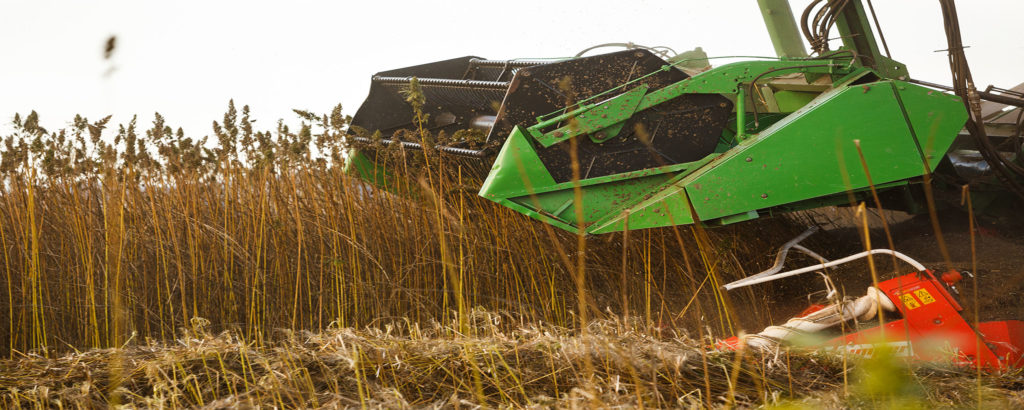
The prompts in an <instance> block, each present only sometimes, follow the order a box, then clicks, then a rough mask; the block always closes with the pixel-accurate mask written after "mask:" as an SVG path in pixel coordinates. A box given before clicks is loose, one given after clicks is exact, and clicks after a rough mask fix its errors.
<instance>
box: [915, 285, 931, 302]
mask: <svg viewBox="0 0 1024 410" xmlns="http://www.w3.org/2000/svg"><path fill="white" fill-rule="evenodd" d="M914 294H915V295H917V298H918V299H921V303H923V304H925V305H927V304H929V303H935V298H933V297H932V294H931V293H928V290H927V289H918V290H915V291H914Z"/></svg>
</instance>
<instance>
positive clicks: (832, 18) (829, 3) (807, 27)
mask: <svg viewBox="0 0 1024 410" xmlns="http://www.w3.org/2000/svg"><path fill="white" fill-rule="evenodd" d="M823 2H824V4H822V3H823ZM849 2H850V0H813V1H811V4H809V5H807V8H805V9H804V12H803V14H802V15H801V16H800V23H801V24H800V30H801V31H803V33H804V37H805V38H807V42H808V43H810V44H811V50H813V52H814V53H817V54H819V55H820V54H822V53H824V52H826V51H828V32H829V31H830V30H832V26H833V25H835V24H836V19H837V18H838V16H839V12H841V11H842V10H843V8H844V7H846V4H847V3H849ZM819 6H820V7H819ZM815 8H817V11H814V9H815ZM811 14H814V17H813V18H811Z"/></svg>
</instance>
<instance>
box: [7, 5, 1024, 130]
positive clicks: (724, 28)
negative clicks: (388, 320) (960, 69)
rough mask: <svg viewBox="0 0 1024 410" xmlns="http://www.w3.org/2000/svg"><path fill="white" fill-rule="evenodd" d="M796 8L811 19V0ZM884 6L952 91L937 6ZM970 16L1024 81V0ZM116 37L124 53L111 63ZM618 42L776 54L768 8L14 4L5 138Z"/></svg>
mask: <svg viewBox="0 0 1024 410" xmlns="http://www.w3.org/2000/svg"><path fill="white" fill-rule="evenodd" d="M792 3H793V10H794V13H796V14H797V15H798V16H799V13H800V11H802V10H803V8H804V7H805V6H806V4H807V3H808V0H794V1H793V2H792ZM873 3H874V5H875V7H876V11H877V12H878V14H879V16H878V17H879V20H880V21H881V24H882V28H883V30H884V34H885V36H886V39H887V40H888V43H889V48H890V49H891V51H892V56H893V58H895V59H896V60H898V61H902V62H903V63H905V64H906V65H907V67H908V68H909V70H910V74H911V76H912V77H914V78H918V79H922V80H927V81H932V82H937V83H942V84H949V82H950V80H949V69H948V63H947V59H946V55H945V53H944V52H935V50H941V49H945V48H946V40H945V37H944V34H943V29H942V18H941V15H940V13H939V4H938V2H937V1H935V0H874V2H873ZM957 6H958V11H959V14H960V22H961V29H962V32H963V38H964V44H965V45H967V46H969V47H970V48H968V49H967V57H968V59H969V60H970V64H971V69H972V71H973V73H974V78H975V80H976V81H977V82H978V83H979V87H981V88H983V87H985V86H987V85H988V84H995V85H997V86H1001V87H1005V88H1010V87H1012V86H1014V85H1016V84H1019V83H1021V82H1024V69H1022V68H1021V67H1024V44H1022V43H1021V41H1020V40H1019V38H1020V31H1019V27H1020V26H1021V23H1022V20H1024V2H1022V1H1017V0H971V1H963V0H961V1H959V2H958V4H957ZM110 35H116V36H117V49H116V51H115V53H114V56H113V58H112V59H111V60H109V61H105V60H103V58H102V54H103V52H102V51H103V45H104V42H105V40H106V39H107V38H108V37H109V36H110ZM1014 38H1017V39H1018V40H1013V39H1014ZM608 42H634V43H637V44H644V45H648V46H669V47H672V48H674V49H676V50H677V51H683V50H687V49H691V48H693V47H696V46H700V47H703V49H704V50H705V51H706V52H707V53H708V54H709V55H711V56H729V55H764V56H771V55H774V52H773V48H772V46H771V42H770V40H769V38H768V34H767V32H766V30H765V28H764V24H763V20H762V19H761V15H760V12H759V10H758V8H757V4H756V2H755V1H754V0H717V1H693V0H690V1H683V0H674V1H653V0H650V1H645V0H639V1H625V0H619V1H612V0H588V1H538V0H520V1H503V2H497V1H466V0H455V1H436V2H427V1H417V2H412V1H386V0H378V1H350V2H341V1H333V2H328V1H278V2H263V1H252V0H251V1H165V2H159V3H157V2H151V1H138V0H136V1H50V0H30V1H13V0H0V56H2V60H0V61H2V64H0V133H3V134H6V133H8V132H9V131H10V129H11V128H10V125H9V123H10V120H11V118H13V116H14V113H15V112H20V113H22V115H24V114H27V113H28V112H29V111H30V110H33V109H34V110H36V111H38V112H39V114H40V116H41V120H42V125H43V126H45V127H48V128H51V129H55V128H59V127H62V126H65V125H66V124H67V123H68V122H70V121H71V119H72V118H73V117H74V115H75V113H81V114H83V115H85V116H87V117H88V118H89V119H90V120H97V119H99V118H101V117H103V116H105V115H107V114H113V115H114V118H113V121H112V122H114V123H126V122H127V121H128V120H129V119H130V118H131V116H132V114H139V124H140V128H147V127H148V126H149V125H150V123H151V121H152V115H153V112H154V111H159V112H160V113H161V114H163V115H164V117H165V118H166V119H167V121H168V123H169V124H170V125H172V126H175V127H177V126H182V127H183V128H184V129H185V131H186V134H188V135H191V136H201V135H205V134H210V133H211V128H210V123H211V122H212V121H213V120H219V119H220V118H221V116H222V115H223V113H224V111H225V108H226V107H227V102H228V99H231V98H234V100H235V102H236V104H238V105H239V107H240V106H241V105H243V104H248V105H249V106H250V107H251V108H252V111H253V116H254V118H256V119H257V120H258V122H257V126H258V128H260V129H271V128H273V126H274V124H275V123H276V121H277V119H278V118H284V119H285V121H286V123H290V124H296V123H297V120H296V117H295V115H294V114H292V113H291V109H292V108H301V109H308V110H311V111H314V112H327V111H329V110H330V109H331V108H332V107H333V106H334V105H335V104H337V103H339V102H340V103H342V104H343V105H344V107H345V113H346V114H350V115H351V114H354V113H355V110H356V108H358V106H359V104H360V103H362V101H363V99H364V98H365V97H366V93H367V90H368V87H369V83H370V76H371V75H372V74H373V73H374V72H377V71H383V70H387V69H393V68H399V67H404V66H408V65H415V64H421V63H426V62H431V61H436V60H443V59H448V58H454V57H459V56H464V55H477V56H481V57H486V58H493V59H507V58H526V57H559V56H571V55H574V54H576V53H577V52H578V51H580V50H582V49H584V48H587V47H589V46H592V45H595V44H600V43H608ZM837 43H838V42H837ZM837 43H836V44H837ZM607 51H615V50H612V49H608V50H607Z"/></svg>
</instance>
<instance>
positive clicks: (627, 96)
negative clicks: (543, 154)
mask: <svg viewBox="0 0 1024 410" xmlns="http://www.w3.org/2000/svg"><path fill="white" fill-rule="evenodd" d="M647 90H648V86H647V84H641V85H640V86H637V87H635V88H633V89H632V90H629V91H627V92H625V93H622V94H619V95H617V96H615V97H613V98H610V99H608V100H605V101H604V102H601V103H598V104H594V105H589V106H585V107H583V108H581V110H576V111H574V113H573V114H574V115H573V116H571V117H569V118H568V120H569V122H570V123H569V124H566V125H563V126H561V127H559V128H557V129H555V130H552V131H550V132H546V133H545V132H543V131H541V129H543V128H547V127H548V126H551V125H553V124H552V123H553V121H544V122H541V123H539V124H537V125H534V126H532V127H530V128H529V129H528V131H529V133H530V135H531V136H533V138H534V139H535V140H537V142H539V143H540V144H541V145H543V146H544V147H550V146H552V145H555V144H557V143H559V142H562V141H565V140H568V139H569V138H574V137H576V136H579V135H584V134H590V139H591V140H593V141H594V142H597V143H601V142H605V141H607V140H609V139H612V138H614V137H615V136H616V135H618V134H619V132H620V131H621V130H622V126H623V125H624V124H625V121H626V120H628V119H629V118H630V117H632V116H633V113H634V112H636V107H637V106H639V105H640V101H643V97H644V95H646V94H647ZM557 118H558V119H559V121H558V122H564V120H565V119H566V118H563V117H561V116H559V117H557ZM573 120H575V121H573Z"/></svg>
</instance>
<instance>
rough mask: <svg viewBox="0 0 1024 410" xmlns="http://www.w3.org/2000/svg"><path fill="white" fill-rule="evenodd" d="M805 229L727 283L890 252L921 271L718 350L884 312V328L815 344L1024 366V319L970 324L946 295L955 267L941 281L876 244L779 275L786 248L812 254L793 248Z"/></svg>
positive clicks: (791, 338)
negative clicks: (763, 263) (768, 265)
mask: <svg viewBox="0 0 1024 410" xmlns="http://www.w3.org/2000/svg"><path fill="white" fill-rule="evenodd" d="M811 232H813V231H811ZM808 234H809V233H808ZM808 234H805V235H801V237H799V238H797V239H796V240H794V241H791V242H790V243H788V244H786V247H784V248H783V251H780V254H779V258H778V261H777V263H776V268H773V269H771V270H769V271H766V272H762V273H761V274H758V275H754V276H752V277H749V278H746V279H744V280H741V281H737V282H733V283H730V284H729V285H726V288H727V289H735V288H737V287H742V286H748V285H751V284H755V283H763V282H767V281H770V280H774V279H778V278H781V277H787V276H794V275H797V274H800V273H804V272H808V271H812V270H823V269H825V268H828V267H832V266H835V265H838V264H841V263H846V262H849V261H850V260H853V259H858V258H860V257H864V256H867V255H868V254H873V253H889V254H893V255H894V256H897V257H898V258H900V259H903V260H904V261H906V262H908V263H910V264H911V265H914V266H915V268H918V271H917V272H915V273H910V274H906V275H903V276H899V277H896V278H893V279H889V280H886V281H884V282H879V283H878V287H877V289H876V288H874V287H871V288H868V292H867V295H865V296H862V297H860V298H857V299H852V300H844V301H839V302H837V303H834V304H832V305H829V306H820V305H819V306H812V307H811V308H809V309H808V310H807V311H805V312H804V313H803V314H801V315H800V316H798V317H795V318H793V319H790V320H789V321H787V322H786V324H784V325H781V326H769V327H768V328H766V329H765V330H764V331H762V332H760V333H756V334H751V335H744V336H742V337H731V338H729V339H726V340H723V341H722V342H720V343H719V345H718V347H719V348H723V349H738V348H741V347H742V346H749V347H753V348H759V349H762V350H767V349H772V348H775V347H777V346H779V345H780V344H797V343H794V342H796V341H799V340H800V339H801V338H806V336H807V335H809V334H821V333H826V332H829V331H832V332H834V331H835V328H837V327H839V326H837V325H840V324H847V323H848V322H851V321H856V320H857V319H859V320H871V319H873V318H874V317H875V316H877V315H878V312H880V311H881V312H883V313H882V314H881V316H882V320H883V322H882V324H881V325H875V326H874V327H870V328H867V329H863V330H858V329H856V328H854V329H852V330H847V332H852V333H844V334H842V335H840V336H838V337H833V338H831V339H829V340H828V341H827V342H825V343H824V344H820V345H818V346H816V347H819V348H825V349H827V350H833V351H838V350H841V349H842V350H845V351H846V352H847V353H850V354H854V355H858V356H864V357H871V356H873V355H874V354H875V352H876V351H877V350H878V349H879V347H881V346H883V345H884V346H887V347H888V348H889V349H892V351H893V352H894V353H895V354H896V355H897V356H905V357H913V358H915V359H920V360H927V361H940V362H941V361H948V362H950V363H952V364H954V365H962V366H976V365H978V364H980V365H981V366H982V367H985V368H987V369H1006V368H1021V367H1024V321H1020V320H1005V321H992V322H981V323H978V325H977V328H975V327H973V326H971V324H970V323H969V322H968V321H967V320H965V319H964V317H963V316H961V314H960V312H961V311H963V308H962V307H961V306H960V303H958V302H957V300H956V298H954V297H953V294H952V293H951V292H950V291H953V292H956V287H955V285H956V283H957V282H959V281H960V280H961V279H962V276H961V274H960V273H959V272H955V271H952V272H946V273H944V274H942V275H941V280H939V279H936V277H935V275H934V273H933V272H932V271H930V270H927V269H923V267H920V264H919V263H917V262H916V261H914V260H913V259H910V258H909V257H906V256H905V255H902V254H899V253H898V252H895V251H890V250H886V249H876V250H872V251H869V252H862V253H861V254H857V255H853V256H851V257H848V258H844V259H841V260H838V261H834V262H829V261H825V260H824V259H823V258H821V257H820V256H817V255H815V257H816V258H818V259H819V260H822V264H821V265H818V266H812V267H809V268H804V269H798V270H795V271H791V272H785V273H779V271H781V261H782V260H783V259H784V258H785V251H787V250H788V249H789V248H791V247H794V248H796V249H798V250H802V251H805V253H807V252H809V251H806V250H805V249H804V248H801V247H799V246H798V245H795V243H796V242H798V241H799V240H800V239H803V238H804V237H806V235H808ZM811 253H813V252H811Z"/></svg>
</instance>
